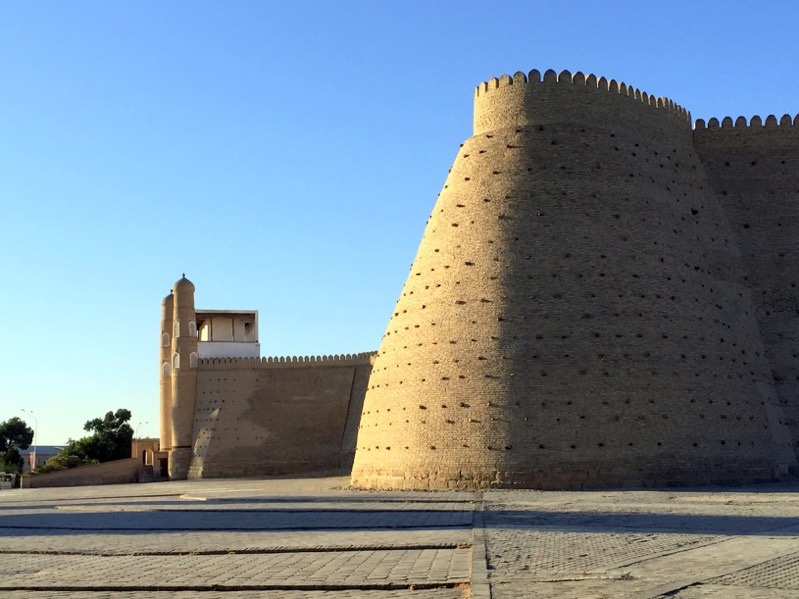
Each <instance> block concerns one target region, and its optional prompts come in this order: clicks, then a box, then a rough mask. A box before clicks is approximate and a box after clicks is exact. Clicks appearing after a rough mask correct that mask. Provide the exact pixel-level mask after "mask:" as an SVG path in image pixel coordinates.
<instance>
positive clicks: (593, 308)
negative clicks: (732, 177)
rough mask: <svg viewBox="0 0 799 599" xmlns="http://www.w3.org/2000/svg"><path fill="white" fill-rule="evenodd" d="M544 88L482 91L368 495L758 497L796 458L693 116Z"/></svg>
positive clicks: (445, 205) (393, 358) (365, 433)
mask: <svg viewBox="0 0 799 599" xmlns="http://www.w3.org/2000/svg"><path fill="white" fill-rule="evenodd" d="M503 79H505V78H503ZM550 79H551V76H550ZM505 81H506V86H505V89H506V90H508V89H510V86H508V85H507V79H505ZM547 86H549V88H550V89H549V91H546V92H545V93H544V94H543V95H542V94H541V93H539V92H540V90H545V89H546V88H547ZM513 88H514V90H516V89H519V88H517V87H516V84H515V83H514V84H513ZM530 89H531V86H529V85H528V86H527V88H525V90H526V91H525V92H524V94H523V101H521V102H517V103H516V105H515V106H516V108H513V105H512V103H509V102H508V101H506V98H504V97H503V98H502V99H501V102H500V107H499V108H498V109H497V110H495V111H493V112H492V111H491V107H490V104H486V103H484V99H482V98H481V92H480V90H478V96H477V99H476V109H475V130H476V134H475V136H474V137H472V138H470V139H469V140H467V141H466V142H465V143H464V144H463V146H462V147H461V150H460V152H459V153H458V156H457V157H456V160H455V163H454V165H453V167H452V169H451V171H450V174H449V176H448V178H447V180H446V183H445V185H444V189H443V190H442V192H441V194H440V195H439V199H438V201H437V202H436V205H435V207H434V210H433V213H432V214H431V217H430V219H429V221H428V223H427V226H426V229H425V232H424V236H423V238H422V241H421V244H420V247H419V250H418V253H417V256H416V259H415V260H414V263H413V265H412V267H411V271H410V273H409V276H408V279H407V281H406V284H405V287H404V288H403V291H402V295H401V297H400V298H399V300H398V302H397V305H396V307H395V309H394V312H393V315H392V317H391V319H390V321H389V325H388V327H387V330H386V333H385V335H384V337H383V341H382V343H381V347H380V350H379V352H378V357H377V359H376V362H375V366H374V370H373V373H372V376H371V379H370V381H369V390H368V391H367V395H366V399H365V403H364V412H363V416H362V418H361V424H360V431H359V436H358V447H357V451H356V456H355V463H354V466H353V475H352V482H353V484H354V485H356V486H362V487H367V488H447V487H450V488H451V487H464V488H465V487H486V486H514V485H518V486H524V487H533V488H580V487H602V486H626V485H634V486H638V485H663V484H695V483H707V482H733V481H734V482H743V481H753V480H767V479H772V478H773V477H774V476H775V475H776V474H778V473H779V472H781V471H784V470H785V469H787V468H788V466H790V465H793V464H795V457H794V455H793V452H792V450H791V448H790V445H789V443H788V439H787V437H786V436H785V434H784V433H785V429H784V426H783V425H781V424H780V420H781V414H780V410H779V406H778V405H777V402H776V396H775V395H774V392H773V388H772V386H771V376H770V372H769V367H768V364H767V362H766V360H765V358H764V357H763V356H762V353H763V352H762V348H761V347H760V345H759V333H758V329H757V324H756V322H755V319H754V317H753V314H752V309H751V307H750V304H749V302H748V299H749V294H748V291H747V288H746V281H745V279H744V277H745V274H744V273H743V272H742V271H741V270H740V259H739V258H740V257H739V255H738V252H737V248H736V246H735V243H734V240H732V239H731V237H732V236H731V235H730V233H729V230H728V228H727V225H726V220H725V217H724V214H723V213H722V211H721V208H720V206H719V204H718V202H717V201H715V199H714V198H713V196H712V194H708V187H709V184H708V182H707V180H706V179H705V176H704V171H703V170H702V168H701V164H700V162H699V160H698V158H697V156H696V154H695V152H694V148H693V146H692V137H691V129H690V125H689V122H688V120H687V113H684V112H682V111H680V110H678V109H672V106H673V104H672V103H667V105H668V109H667V108H659V107H658V106H652V105H649V104H646V105H645V104H644V103H643V102H642V101H638V100H636V99H635V98H630V97H629V96H622V95H621V94H616V95H613V94H611V93H610V92H600V91H597V90H588V91H586V89H585V88H584V87H583V88H580V87H577V86H574V85H573V84H567V85H560V84H559V83H549V84H547V83H546V82H545V83H542V84H539V85H537V86H533V87H532V89H533V90H534V91H533V92H530V91H529V90H530ZM496 91H497V90H494V91H490V92H488V95H490V94H492V93H496ZM509 93H510V92H509ZM514 93H515V92H514ZM487 97H488V96H487ZM519 97H521V96H519ZM514 111H515V112H514ZM580 115H584V116H582V117H581V116H580Z"/></svg>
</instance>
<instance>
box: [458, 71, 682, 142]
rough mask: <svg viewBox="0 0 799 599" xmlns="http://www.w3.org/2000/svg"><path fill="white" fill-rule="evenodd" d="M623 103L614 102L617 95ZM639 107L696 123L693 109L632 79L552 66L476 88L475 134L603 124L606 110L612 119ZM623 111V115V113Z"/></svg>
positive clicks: (521, 73)
mask: <svg viewBox="0 0 799 599" xmlns="http://www.w3.org/2000/svg"><path fill="white" fill-rule="evenodd" d="M617 98H618V99H619V100H620V103H617V104H615V105H611V104H610V102H613V100H615V99H617ZM636 103H637V104H638V106H639V107H645V108H647V109H653V110H658V111H660V112H662V113H666V114H668V115H670V116H671V117H672V118H674V117H676V119H677V120H678V121H679V122H680V123H681V124H683V125H687V124H688V123H690V121H691V115H690V113H689V112H688V111H687V110H686V109H685V108H683V107H682V106H680V105H679V104H677V103H676V102H674V101H673V100H670V99H669V98H666V97H658V96H654V95H652V94H649V93H647V92H644V91H641V90H639V89H638V88H636V87H633V86H631V85H627V84H626V83H623V82H619V81H616V80H615V79H607V78H605V77H597V76H596V75H590V74H589V75H585V74H583V73H582V72H580V71H578V72H576V73H574V74H572V73H571V72H570V71H567V70H564V71H561V72H560V73H559V74H558V73H556V72H555V71H553V70H551V69H550V70H548V71H546V72H544V74H543V75H542V74H541V73H540V71H538V70H536V69H533V70H532V71H530V72H529V73H526V74H525V73H523V72H522V71H517V72H516V73H515V74H514V75H512V76H511V75H502V76H501V77H499V78H497V77H492V78H491V79H489V80H488V81H484V82H482V83H481V84H480V85H478V86H477V87H476V88H475V92H474V134H475V135H477V134H479V133H483V132H486V131H490V130H492V129H498V128H503V127H508V126H512V125H530V124H543V123H545V122H546V121H547V120H549V121H553V120H554V121H561V122H562V121H563V120H571V119H581V120H585V121H589V122H590V121H594V122H596V123H597V124H599V123H601V122H602V117H603V114H604V115H606V116H607V117H609V118H611V119H616V118H619V117H621V118H623V114H624V111H625V110H627V111H634V110H636V108H635V106H636ZM619 111H621V113H620V112H619Z"/></svg>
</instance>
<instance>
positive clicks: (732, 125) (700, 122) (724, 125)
mask: <svg viewBox="0 0 799 599" xmlns="http://www.w3.org/2000/svg"><path fill="white" fill-rule="evenodd" d="M777 128H779V129H783V130H784V129H792V130H796V131H799V114H797V115H796V116H794V117H791V115H790V114H784V115H782V117H781V118H780V120H779V121H777V117H776V116H774V115H773V114H770V115H768V116H767V117H766V120H765V121H764V120H763V119H762V118H761V117H759V116H758V115H755V116H753V117H752V118H750V119H749V120H747V119H746V117H744V116H739V117H738V118H736V119H735V121H733V120H732V117H729V116H725V117H724V118H722V119H721V120H719V119H717V118H716V117H713V118H711V119H709V120H708V121H707V123H705V120H704V119H696V122H695V123H694V130H695V131H704V130H719V129H725V130H738V131H741V130H744V129H746V130H762V129H777ZM794 128H795V129H794Z"/></svg>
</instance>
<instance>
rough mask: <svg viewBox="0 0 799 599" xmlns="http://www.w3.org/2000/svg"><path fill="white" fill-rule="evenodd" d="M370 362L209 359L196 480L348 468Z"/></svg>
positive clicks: (197, 431)
mask: <svg viewBox="0 0 799 599" xmlns="http://www.w3.org/2000/svg"><path fill="white" fill-rule="evenodd" d="M370 360H371V354H356V355H347V356H341V357H332V356H331V357H328V359H320V360H316V359H314V360H313V361H312V360H310V359H305V358H299V359H257V358H245V359H238V360H234V359H214V360H202V361H201V362H200V366H199V372H198V380H197V388H198V392H197V402H196V406H197V407H196V411H195V418H194V445H193V454H194V457H193V460H192V464H191V468H190V471H189V478H213V477H241V476H264V475H276V474H292V473H306V472H319V471H329V470H338V469H342V468H347V467H349V465H350V464H351V462H352V456H353V454H354V445H355V439H354V436H353V435H352V433H348V431H352V430H355V429H357V425H358V420H359V417H360V407H361V405H362V402H363V394H364V392H365V381H366V380H368V378H369V372H370V371H371V363H370Z"/></svg>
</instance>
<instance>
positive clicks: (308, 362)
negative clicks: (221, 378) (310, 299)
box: [200, 352, 377, 369]
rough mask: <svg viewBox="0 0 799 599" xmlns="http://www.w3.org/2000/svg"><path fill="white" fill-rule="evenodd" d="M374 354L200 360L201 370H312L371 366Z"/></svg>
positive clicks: (375, 354)
mask: <svg viewBox="0 0 799 599" xmlns="http://www.w3.org/2000/svg"><path fill="white" fill-rule="evenodd" d="M376 356H377V353H376V352H362V353H356V354H334V355H328V356H268V357H262V358H207V359H202V360H200V368H201V369H216V368H225V369H228V368H313V367H325V368H327V367H331V366H362V365H371V364H373V363H374V359H375V357H376Z"/></svg>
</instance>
